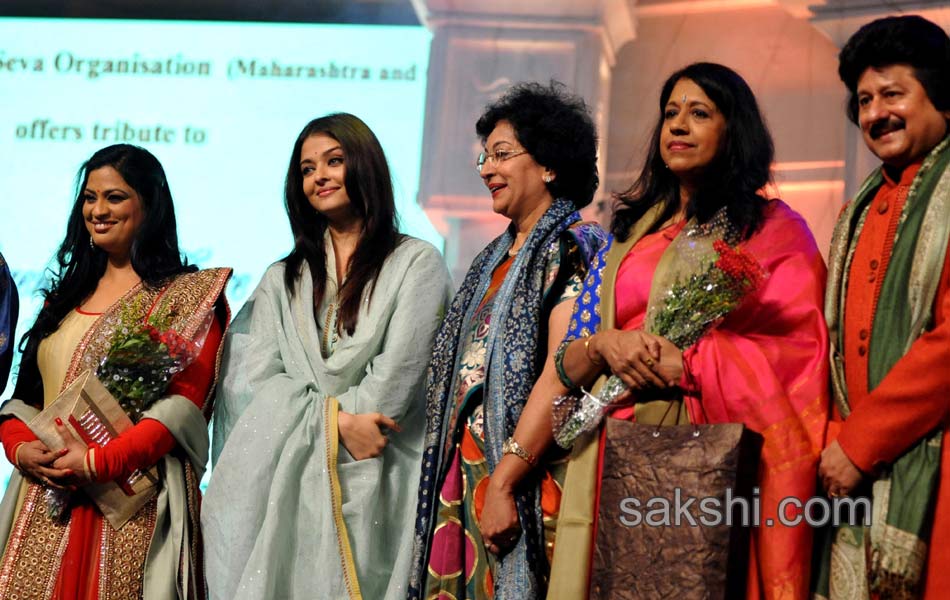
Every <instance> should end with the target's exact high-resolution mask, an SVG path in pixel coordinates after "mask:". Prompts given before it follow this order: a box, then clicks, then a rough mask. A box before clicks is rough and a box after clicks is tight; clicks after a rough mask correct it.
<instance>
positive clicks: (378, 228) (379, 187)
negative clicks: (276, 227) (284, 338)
mask: <svg viewBox="0 0 950 600" xmlns="http://www.w3.org/2000/svg"><path fill="white" fill-rule="evenodd" d="M318 134H324V135H327V136H329V137H331V138H333V139H334V140H336V141H337V142H339V144H340V148H341V149H342V150H343V164H344V166H345V169H346V171H345V175H344V181H343V184H344V186H346V193H347V196H349V199H350V207H351V208H352V210H353V212H354V213H355V214H356V215H357V216H358V217H359V218H360V220H361V221H362V223H363V227H362V232H361V234H360V241H359V243H358V244H357V246H356V251H355V252H354V253H353V257H352V258H351V259H350V264H349V270H348V273H347V277H346V281H345V282H344V284H343V287H342V288H341V289H340V292H339V294H340V318H339V321H338V322H339V324H340V329H341V330H343V331H346V333H347V334H349V335H353V332H354V331H356V321H357V317H358V316H359V309H360V299H361V298H362V297H363V292H364V290H365V289H366V288H367V287H369V297H370V298H371V297H372V294H373V290H374V288H375V283H376V278H377V277H378V276H379V272H380V271H381V270H382V268H383V263H384V262H385V261H386V258H388V257H389V255H390V254H392V253H393V250H395V249H396V246H398V245H399V243H400V241H401V240H402V236H401V235H400V234H399V229H398V226H397V222H396V202H395V199H394V198H393V183H392V176H391V175H390V172H389V164H388V163H387V162H386V155H385V153H384V152H383V147H382V145H381V144H380V143H379V140H378V139H377V138H376V135H375V134H374V133H373V132H372V130H370V128H369V127H368V126H367V125H366V123H364V122H363V121H362V120H360V119H359V118H358V117H356V116H354V115H351V114H348V113H334V114H330V115H327V116H325V117H320V118H318V119H314V120H313V121H310V122H309V123H307V125H306V127H304V128H303V131H301V132H300V135H298V136H297V141H296V142H295V143H294V149H293V151H292V152H291V154H290V165H289V166H288V167H287V179H286V181H285V184H284V200H285V203H286V206H287V216H288V218H289V219H290V229H291V231H292V232H293V235H294V249H293V250H292V251H291V252H290V254H288V255H287V256H286V257H284V259H283V262H284V264H285V266H286V268H285V270H284V285H285V286H286V287H287V291H288V293H290V294H291V295H293V294H294V293H296V289H297V280H298V279H299V278H300V276H301V274H302V268H303V262H304V261H305V260H306V261H307V264H308V265H309V266H310V276H311V278H312V279H313V306H314V310H317V307H319V306H320V302H321V301H322V300H323V296H324V294H325V293H326V289H327V251H326V246H325V242H324V235H325V233H326V231H327V227H328V226H329V222H328V221H327V218H326V217H325V216H324V215H322V214H321V213H320V212H318V211H317V210H315V209H314V208H313V206H311V204H310V201H309V200H308V199H307V197H306V196H305V195H304V192H303V173H302V172H301V169H300V150H301V148H302V147H303V144H304V142H305V141H306V140H307V138H309V137H311V136H314V135H318Z"/></svg>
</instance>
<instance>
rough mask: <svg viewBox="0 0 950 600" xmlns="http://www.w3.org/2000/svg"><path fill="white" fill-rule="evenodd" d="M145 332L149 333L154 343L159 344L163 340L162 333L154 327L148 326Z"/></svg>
mask: <svg viewBox="0 0 950 600" xmlns="http://www.w3.org/2000/svg"><path fill="white" fill-rule="evenodd" d="M145 331H147V332H148V337H149V338H150V339H151V340H152V341H153V342H158V341H160V340H161V333H160V332H159V331H158V329H156V328H155V327H154V326H152V325H146V326H145Z"/></svg>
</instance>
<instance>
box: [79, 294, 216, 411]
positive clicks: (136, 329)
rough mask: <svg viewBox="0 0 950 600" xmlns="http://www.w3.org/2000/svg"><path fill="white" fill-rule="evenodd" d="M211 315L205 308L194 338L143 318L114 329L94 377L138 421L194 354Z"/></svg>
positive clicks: (204, 333) (209, 322) (209, 323)
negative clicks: (206, 312) (186, 336)
mask: <svg viewBox="0 0 950 600" xmlns="http://www.w3.org/2000/svg"><path fill="white" fill-rule="evenodd" d="M211 318H213V314H212V313H210V312H209V313H208V315H207V316H206V317H205V324H204V326H203V333H202V334H201V335H200V337H199V339H198V340H197V341H191V340H188V339H185V338H183V337H182V336H181V335H180V334H179V333H178V332H177V331H175V330H174V329H166V330H165V331H160V330H159V328H158V327H156V326H155V325H154V324H152V323H149V322H148V321H147V320H146V321H145V322H142V323H137V324H133V325H132V326H128V327H123V328H122V329H121V330H119V331H118V332H117V333H116V335H115V336H114V337H113V340H112V345H111V346H110V347H109V351H108V353H106V357H105V358H103V359H102V362H101V363H100V364H99V368H98V369H96V377H97V378H98V379H99V381H101V382H102V384H103V385H104V386H105V387H106V389H107V390H109V393H110V394H112V396H113V397H114V398H116V399H118V402H119V406H121V407H122V408H123V410H125V412H126V413H128V415H129V417H130V418H131V419H132V421H134V422H138V420H139V419H140V418H141V416H142V413H143V412H145V411H146V410H147V409H148V408H149V407H150V406H151V405H152V404H153V403H154V402H155V401H156V400H158V399H159V398H161V397H162V395H163V394H164V393H165V390H167V389H168V384H169V382H170V381H171V379H172V377H174V376H175V375H176V374H178V373H180V372H181V371H183V370H184V369H185V368H186V367H187V366H188V365H190V364H191V363H192V362H194V360H195V358H197V357H198V353H199V352H200V351H201V347H202V346H203V345H204V338H205V337H206V336H207V333H208V329H209V327H210V325H211Z"/></svg>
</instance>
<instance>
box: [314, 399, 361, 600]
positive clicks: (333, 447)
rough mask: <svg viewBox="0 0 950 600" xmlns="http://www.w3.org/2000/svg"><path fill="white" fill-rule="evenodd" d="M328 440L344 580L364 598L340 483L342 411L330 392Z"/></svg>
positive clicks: (352, 593)
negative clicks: (345, 518)
mask: <svg viewBox="0 0 950 600" xmlns="http://www.w3.org/2000/svg"><path fill="white" fill-rule="evenodd" d="M323 407H324V408H323V411H324V414H323V416H324V420H323V422H324V423H325V425H324V427H325V431H324V436H323V439H324V440H326V453H327V459H326V460H327V475H329V477H330V502H331V504H332V505H333V522H334V524H335V525H336V543H337V546H338V548H339V550H340V566H341V567H342V568H343V583H344V584H346V591H347V593H348V594H349V597H350V600H363V595H362V593H361V592H360V582H359V579H358V578H357V576H356V561H354V560H353V551H352V549H351V548H350V538H349V534H348V533H347V530H346V522H345V521H344V520H343V489H342V488H341V486H340V475H339V473H337V470H336V466H337V457H338V455H339V450H340V437H339V435H340V430H339V421H338V418H339V414H340V403H339V401H338V400H337V399H336V398H334V397H333V396H328V397H327V399H326V402H324V405H323Z"/></svg>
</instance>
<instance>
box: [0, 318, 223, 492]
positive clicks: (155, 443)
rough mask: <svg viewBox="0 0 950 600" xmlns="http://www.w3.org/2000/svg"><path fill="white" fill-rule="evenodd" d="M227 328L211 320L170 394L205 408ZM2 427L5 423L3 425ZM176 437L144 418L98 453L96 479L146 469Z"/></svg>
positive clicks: (95, 459)
mask: <svg viewBox="0 0 950 600" xmlns="http://www.w3.org/2000/svg"><path fill="white" fill-rule="evenodd" d="M222 333H223V328H222V326H221V323H220V322H219V321H218V319H215V320H214V321H213V322H212V323H211V329H210V330H209V331H208V337H207V338H206V340H205V344H204V346H203V347H202V349H201V353H200V354H199V355H198V358H196V359H195V362H193V363H192V364H191V365H189V366H188V368H186V369H185V370H184V371H182V372H181V373H179V374H178V375H177V376H175V378H174V379H172V382H171V384H170V385H169V387H168V392H167V393H168V395H174V394H178V395H181V396H184V397H186V398H188V399H189V400H191V401H192V402H194V403H195V406H197V407H198V408H202V407H203V406H204V401H205V398H206V397H207V396H208V391H209V390H210V389H211V384H212V382H213V381H214V372H215V367H216V366H217V359H218V346H219V345H220V344H221V337H222ZM0 427H2V425H0ZM174 447H175V438H174V436H173V435H172V434H171V432H170V431H168V428H167V427H165V426H164V425H162V424H161V423H160V422H158V421H156V420H154V419H142V420H141V421H139V422H138V423H136V424H135V425H134V426H133V427H131V428H129V429H127V430H125V431H124V432H122V434H121V435H119V437H117V438H116V439H114V440H113V441H111V442H110V443H109V444H107V445H106V446H104V447H102V448H97V449H96V451H95V453H94V455H93V456H94V461H95V463H94V470H95V472H96V481H99V482H105V481H111V480H113V479H118V478H120V477H123V476H127V475H129V474H131V473H132V472H133V471H135V470H136V469H145V468H148V467H150V466H152V465H153V464H155V463H156V462H158V460H159V459H160V458H161V457H163V456H165V455H166V454H168V453H169V452H171V450H172V449H173V448H174Z"/></svg>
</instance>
